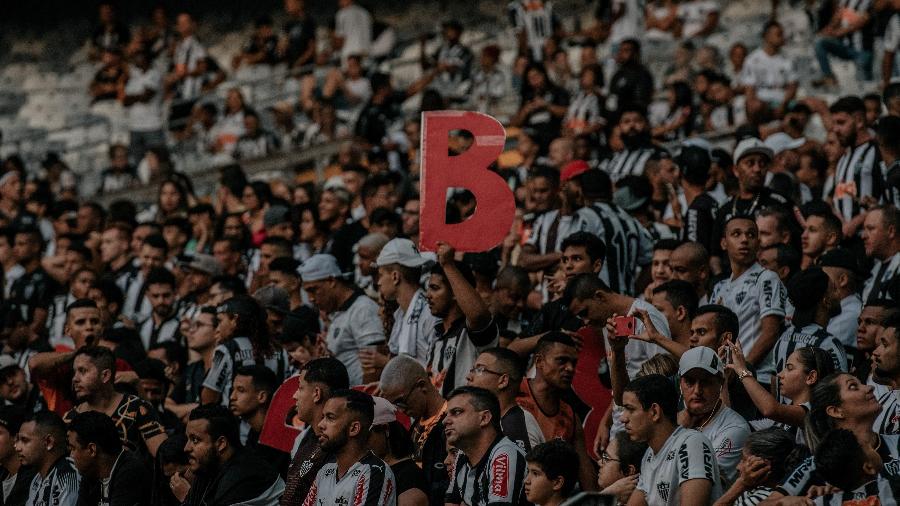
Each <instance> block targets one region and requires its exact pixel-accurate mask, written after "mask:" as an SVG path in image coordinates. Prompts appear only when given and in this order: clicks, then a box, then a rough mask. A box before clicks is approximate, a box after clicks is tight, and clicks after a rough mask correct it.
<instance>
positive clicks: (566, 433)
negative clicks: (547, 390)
mask: <svg viewBox="0 0 900 506" xmlns="http://www.w3.org/2000/svg"><path fill="white" fill-rule="evenodd" d="M516 402H517V403H518V404H519V406H522V408H523V409H526V410H528V412H529V413H531V414H532V415H533V416H534V418H535V419H536V420H537V422H538V425H539V426H540V427H541V432H543V433H544V439H546V440H547V441H550V440H551V439H562V440H563V441H566V442H567V443H569V444H572V445H574V444H575V423H576V420H575V412H574V411H572V407H571V406H569V405H568V404H566V403H565V402H563V401H559V411H558V412H557V413H556V414H555V415H552V416H551V415H548V414H546V413H544V411H543V410H541V407H540V406H538V403H537V401H535V400H534V396H533V395H532V394H531V385H530V384H529V382H528V378H524V379H523V380H522V387H521V389H520V391H519V396H518V397H516Z"/></svg>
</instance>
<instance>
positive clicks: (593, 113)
mask: <svg viewBox="0 0 900 506" xmlns="http://www.w3.org/2000/svg"><path fill="white" fill-rule="evenodd" d="M578 79H579V91H578V93H577V94H576V95H575V97H574V98H572V102H571V103H570V104H569V110H568V111H566V118H565V123H564V125H563V127H564V128H565V130H564V132H566V133H568V135H581V134H589V135H594V134H597V133H598V132H599V131H600V129H602V128H603V126H604V125H605V124H606V119H605V118H603V117H602V116H601V114H602V112H603V110H602V100H603V97H602V96H601V95H600V88H602V87H603V70H602V69H601V68H600V66H599V65H589V66H586V67H584V68H582V69H581V73H580V74H579V78H578Z"/></svg>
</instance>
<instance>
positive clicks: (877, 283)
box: [862, 252, 900, 301]
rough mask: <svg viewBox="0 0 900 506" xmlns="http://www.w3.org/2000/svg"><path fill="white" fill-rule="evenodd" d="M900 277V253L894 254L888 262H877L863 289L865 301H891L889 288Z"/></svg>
mask: <svg viewBox="0 0 900 506" xmlns="http://www.w3.org/2000/svg"><path fill="white" fill-rule="evenodd" d="M898 275H900V252H897V253H894V256H892V257H891V258H888V259H887V260H875V265H873V266H872V273H871V274H870V275H869V279H867V280H866V285H865V286H864V287H863V294H862V298H863V300H864V301H870V300H874V299H890V298H891V296H890V290H888V287H889V286H890V284H891V281H892V280H893V279H894V278H895V277H897V276H898Z"/></svg>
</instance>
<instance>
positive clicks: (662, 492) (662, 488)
mask: <svg viewBox="0 0 900 506" xmlns="http://www.w3.org/2000/svg"><path fill="white" fill-rule="evenodd" d="M656 491H657V492H658V493H659V496H660V497H662V500H663V501H668V500H669V484H668V483H665V482H662V483H657V484H656Z"/></svg>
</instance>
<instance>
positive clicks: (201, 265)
mask: <svg viewBox="0 0 900 506" xmlns="http://www.w3.org/2000/svg"><path fill="white" fill-rule="evenodd" d="M179 265H180V266H181V267H186V268H188V269H193V270H195V271H200V272H203V273H206V274H209V275H210V276H218V275H219V274H221V273H222V266H221V265H219V261H218V260H216V257H214V256H212V255H207V254H206V253H193V254H191V255H186V257H185V258H184V259H183V260H182V261H181V262H179Z"/></svg>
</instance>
